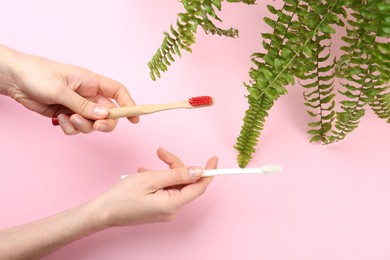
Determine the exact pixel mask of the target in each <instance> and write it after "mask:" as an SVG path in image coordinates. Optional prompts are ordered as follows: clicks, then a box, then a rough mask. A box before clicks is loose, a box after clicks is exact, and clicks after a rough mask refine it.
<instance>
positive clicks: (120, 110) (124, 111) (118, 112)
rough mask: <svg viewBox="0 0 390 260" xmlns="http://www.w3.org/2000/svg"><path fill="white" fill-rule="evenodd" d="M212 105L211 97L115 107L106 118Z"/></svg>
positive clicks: (56, 115)
mask: <svg viewBox="0 0 390 260" xmlns="http://www.w3.org/2000/svg"><path fill="white" fill-rule="evenodd" d="M213 104H214V98H213V97H211V96H198V97H192V98H190V99H187V100H183V101H179V102H174V103H167V104H144V105H137V106H130V107H116V108H110V109H109V114H108V116H107V118H111V119H117V118H122V117H132V116H139V115H146V114H151V113H156V112H160V111H164V110H170V109H178V108H187V109H190V108H200V107H207V106H212V105H213ZM57 117H58V114H55V115H54V116H53V117H52V123H53V125H59V122H58V118H57Z"/></svg>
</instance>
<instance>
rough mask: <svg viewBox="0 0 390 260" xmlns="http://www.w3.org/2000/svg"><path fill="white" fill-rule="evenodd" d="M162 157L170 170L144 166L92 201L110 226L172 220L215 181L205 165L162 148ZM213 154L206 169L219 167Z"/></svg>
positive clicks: (159, 153)
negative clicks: (195, 164)
mask: <svg viewBox="0 0 390 260" xmlns="http://www.w3.org/2000/svg"><path fill="white" fill-rule="evenodd" d="M157 155H158V157H159V158H160V159H161V160H162V161H164V162H165V163H166V164H168V165H169V168H170V170H165V171H149V170H146V169H143V168H140V169H139V172H138V173H135V174H133V175H129V176H128V177H126V178H125V179H123V180H122V181H120V182H119V183H118V184H117V185H116V186H114V187H113V188H111V189H110V190H109V191H108V192H106V193H104V194H103V195H101V196H100V197H98V198H97V199H96V200H95V201H93V202H92V204H93V205H95V207H94V208H95V209H96V210H95V211H96V215H97V216H99V218H100V219H101V221H102V222H103V223H104V224H103V225H105V226H106V227H110V226H127V225H136V224H143V223H151V222H160V221H169V220H172V219H173V218H174V217H175V215H176V213H177V212H178V210H179V209H180V208H182V207H183V206H185V205H186V204H188V203H189V202H191V201H193V200H194V199H196V198H197V197H199V196H200V195H202V194H203V193H204V192H205V190H206V188H207V186H208V185H209V184H210V182H211V181H212V178H211V177H203V178H201V176H202V174H203V169H202V168H201V167H185V166H184V164H183V163H182V161H181V160H180V159H179V158H178V157H177V156H175V155H173V154H171V153H169V152H167V151H166V150H164V149H162V148H159V149H158V151H157ZM217 162H218V159H217V158H216V157H212V158H210V159H209V160H208V162H207V163H206V166H205V168H206V169H215V168H216V167H217Z"/></svg>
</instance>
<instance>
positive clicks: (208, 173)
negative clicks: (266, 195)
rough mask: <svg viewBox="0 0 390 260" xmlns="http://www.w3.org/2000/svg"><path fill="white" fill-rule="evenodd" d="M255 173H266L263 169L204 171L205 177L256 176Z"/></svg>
mask: <svg viewBox="0 0 390 260" xmlns="http://www.w3.org/2000/svg"><path fill="white" fill-rule="evenodd" d="M254 173H264V171H263V169H262V168H248V169H241V168H237V169H213V170H203V176H204V177H208V176H218V175H232V174H254Z"/></svg>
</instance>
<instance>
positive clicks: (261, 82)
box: [236, 0, 346, 167]
mask: <svg viewBox="0 0 390 260" xmlns="http://www.w3.org/2000/svg"><path fill="white" fill-rule="evenodd" d="M268 10H269V11H270V12H271V13H272V14H274V15H276V16H277V20H273V19H270V18H267V17H266V18H264V21H265V22H266V23H267V24H268V25H269V26H271V27H272V28H273V32H272V33H268V34H262V36H263V38H264V39H265V40H264V41H263V47H264V48H265V50H266V53H255V54H253V55H252V62H253V63H254V64H255V65H256V66H257V68H251V69H250V72H249V75H250V77H251V82H250V84H249V85H250V87H247V89H248V91H249V93H250V97H251V99H249V100H250V101H251V102H252V103H251V104H250V106H249V108H248V110H247V111H246V114H250V115H252V117H253V118H257V119H258V120H261V121H260V122H262V124H263V123H264V120H265V119H264V118H262V117H260V116H254V113H255V115H256V113H260V112H264V111H251V110H252V109H253V108H256V104H254V103H255V102H256V100H259V102H260V100H263V99H262V98H263V96H266V98H267V99H268V101H269V103H270V104H273V103H274V101H275V100H276V99H277V98H279V97H280V96H281V95H283V94H286V93H287V90H286V86H287V85H293V84H294V82H295V80H294V77H299V78H305V75H306V76H307V74H308V73H309V72H310V71H313V70H315V69H316V68H317V63H316V62H317V61H318V55H317V54H319V53H316V50H317V49H318V48H319V47H318V42H317V41H319V42H321V41H323V40H326V39H328V38H329V37H328V36H327V35H330V34H333V33H334V32H335V30H334V29H333V28H332V27H331V25H333V24H340V25H341V24H342V21H341V20H340V19H339V18H338V15H339V14H341V15H345V13H346V12H345V10H344V8H343V4H342V1H335V2H332V3H329V4H328V3H324V4H323V3H318V1H298V0H288V1H285V4H284V6H283V7H282V8H281V9H280V10H277V9H276V8H275V7H273V6H268ZM313 46H314V47H315V48H314V49H313ZM320 52H321V50H320ZM319 69H320V70H324V72H325V71H326V70H328V68H326V67H323V68H319ZM321 77H323V78H320V80H321V81H322V82H326V81H330V80H331V79H330V78H328V77H329V76H321ZM331 77H333V75H331ZM321 85H322V87H323V88H325V90H324V91H323V92H322V94H326V97H324V98H322V99H321V101H320V102H322V103H323V104H327V103H329V102H331V101H332V99H333V95H332V94H330V92H329V89H331V86H328V85H326V84H323V83H321ZM325 86H326V87H325ZM331 104H332V105H333V103H331ZM332 105H331V106H330V107H328V108H326V109H329V110H332V109H333V106H332ZM333 116H334V115H333V114H332V115H331V116H329V114H326V115H325V114H324V115H323V118H325V119H326V118H328V117H329V120H332V117H333ZM325 119H324V120H325ZM245 123H246V122H244V125H243V127H242V131H241V133H240V135H239V137H238V138H237V145H236V149H237V150H238V152H239V154H238V162H239V165H240V167H245V166H246V163H247V162H249V160H250V158H251V154H252V153H253V152H254V150H255V149H254V146H256V145H257V139H255V138H251V139H250V140H251V141H250V142H246V143H245V142H242V140H246V139H247V138H246V136H252V137H253V136H255V135H256V136H259V135H260V134H261V130H260V131H259V132H257V133H246V131H251V130H250V127H249V128H248V127H247V126H246V124H245ZM251 123H252V124H253V125H255V123H254V122H251ZM329 124H330V123H328V122H324V126H323V132H325V133H326V132H328V131H329V130H330V128H329ZM313 125H314V124H313ZM244 127H245V128H246V129H245V130H244ZM248 129H249V130H248ZM243 133H244V134H245V135H242V134H243ZM313 134H314V133H313ZM317 135H318V133H316V134H315V136H317ZM316 138H317V137H316ZM314 140H315V139H314ZM238 144H240V145H238ZM238 147H239V148H240V149H238ZM243 163H245V164H243Z"/></svg>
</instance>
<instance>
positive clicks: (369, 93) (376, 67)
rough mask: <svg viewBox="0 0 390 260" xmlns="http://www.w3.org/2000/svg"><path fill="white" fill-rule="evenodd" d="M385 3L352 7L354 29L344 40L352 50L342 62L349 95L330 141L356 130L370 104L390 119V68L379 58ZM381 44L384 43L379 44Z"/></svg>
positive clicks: (350, 21)
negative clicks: (381, 21) (389, 101)
mask: <svg viewBox="0 0 390 260" xmlns="http://www.w3.org/2000/svg"><path fill="white" fill-rule="evenodd" d="M381 2H382V1H381V0H373V1H371V2H368V3H367V4H366V5H361V4H359V3H357V2H356V3H354V4H352V6H351V8H352V10H353V14H352V15H351V16H352V17H353V18H354V19H353V20H352V19H350V20H348V24H349V25H350V27H351V28H350V29H348V30H347V36H346V37H344V38H343V39H344V41H345V43H346V44H347V45H345V46H344V48H343V50H346V51H348V53H346V54H345V55H343V56H342V57H341V59H340V61H341V62H342V63H341V65H339V66H338V67H339V69H340V68H341V69H342V73H339V75H341V76H343V78H344V79H345V80H346V81H347V83H344V84H342V85H343V87H344V88H345V91H340V93H342V94H343V95H344V96H345V99H344V100H343V101H341V102H340V103H341V104H342V107H341V109H342V110H343V111H342V112H338V113H337V115H336V121H335V128H336V129H335V130H334V131H333V134H332V136H330V137H329V140H330V142H337V141H339V140H342V139H344V138H345V137H346V135H347V134H348V133H350V132H352V131H353V130H354V129H356V128H357V127H358V125H359V121H360V119H361V117H362V116H364V114H365V108H364V106H365V105H366V104H370V105H371V106H372V108H373V109H374V111H375V112H376V113H377V114H378V116H379V117H381V118H384V119H388V116H387V115H388V114H390V110H389V107H388V106H387V99H388V94H384V91H386V90H387V89H388V87H383V85H384V84H385V85H388V84H389V68H388V67H386V66H383V63H384V61H383V59H382V57H381V55H378V52H377V50H378V44H379V42H381V41H382V40H383V39H381V38H380V36H379V35H380V26H379V24H380V20H381V19H380V18H379V17H378V13H379V10H378V6H379V4H380V3H381ZM379 45H380V44H379Z"/></svg>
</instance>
